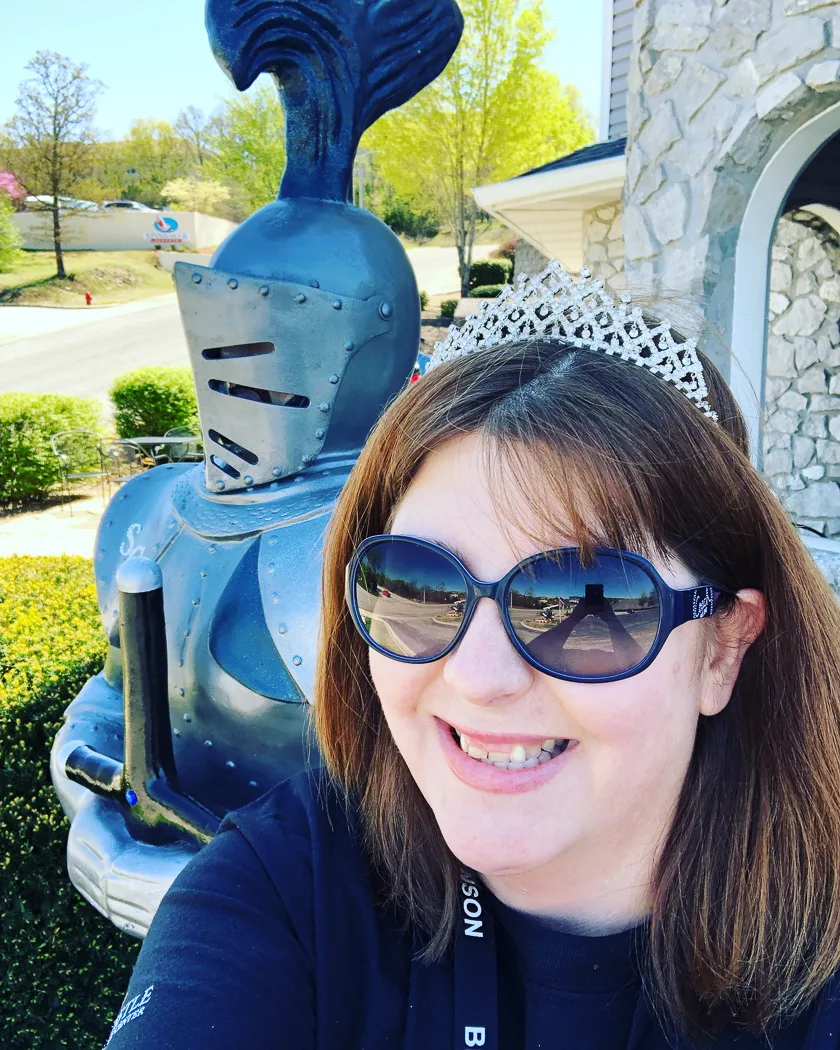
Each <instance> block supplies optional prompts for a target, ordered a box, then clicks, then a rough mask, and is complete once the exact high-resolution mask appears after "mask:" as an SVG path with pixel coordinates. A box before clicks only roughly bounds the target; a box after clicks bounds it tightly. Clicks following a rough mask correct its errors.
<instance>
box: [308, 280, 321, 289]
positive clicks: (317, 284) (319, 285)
mask: <svg viewBox="0 0 840 1050" xmlns="http://www.w3.org/2000/svg"><path fill="white" fill-rule="evenodd" d="M309 283H310V284H311V285H312V287H313V288H320V287H321V282H320V281H310V282H309Z"/></svg>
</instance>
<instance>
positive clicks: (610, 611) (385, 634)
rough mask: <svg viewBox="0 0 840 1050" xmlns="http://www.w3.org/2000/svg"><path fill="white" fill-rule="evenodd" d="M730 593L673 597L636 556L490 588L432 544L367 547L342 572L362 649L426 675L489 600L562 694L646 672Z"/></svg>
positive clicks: (556, 556) (386, 542)
mask: <svg viewBox="0 0 840 1050" xmlns="http://www.w3.org/2000/svg"><path fill="white" fill-rule="evenodd" d="M726 593H728V592H726V591H722V590H719V589H718V588H716V587H712V586H708V585H704V586H699V587H689V588H687V589H685V590H674V589H673V588H672V587H669V586H668V584H667V583H665V581H664V580H663V579H662V577H661V576H660V575H659V573H658V572H657V571H656V569H655V568H654V567H653V565H651V563H650V562H649V561H648V560H647V559H646V558H643V557H642V556H641V555H640V554H633V553H631V552H629V551H619V550H613V549H612V548H609V547H598V548H597V549H596V550H595V553H594V558H593V560H592V561H591V563H590V564H589V565H586V566H584V565H583V564H582V562H581V560H580V550H579V548H577V547H564V548H562V549H560V550H553V551H548V552H546V553H544V554H535V555H533V556H532V557H530V558H526V559H525V560H524V561H521V562H520V563H519V564H518V565H515V566H514V567H513V568H512V569H511V570H510V572H509V573H507V575H506V576H504V577H503V578H502V579H501V580H499V581H498V582H497V583H486V582H482V581H481V580H477V579H476V578H475V577H474V576H473V575H472V574H471V573H470V572H469V570H468V569H467V568H466V566H465V565H464V564H463V562H462V561H461V560H460V559H459V558H457V557H456V556H455V555H454V554H453V553H452V552H451V551H449V550H447V549H446V548H445V547H441V546H439V545H438V544H437V543H431V542H430V541H428V540H421V539H416V538H414V537H412V536H393V535H387V536H370V537H368V539H366V540H363V541H362V543H361V544H360V545H359V547H358V549H357V550H356V552H355V554H354V555H353V558H352V560H351V561H350V563H349V565H348V566H347V572H346V599H347V605H348V607H349V609H350V613H351V615H352V617H353V622H354V624H355V625H356V628H357V630H358V631H359V634H361V636H362V638H364V640H365V642H366V643H367V644H368V645H369V646H371V648H373V649H376V651H377V652H380V653H382V654H383V655H384V656H390V657H391V658H392V659H394V660H401V661H403V662H404V663H412V664H423V663H430V662H431V661H433V660H440V659H441V658H442V657H444V656H446V655H447V653H449V652H451V651H452V650H453V649H454V648H455V646H456V645H457V644H458V642H459V641H460V639H461V638H462V637H463V635H464V632H465V631H466V630H467V627H468V626H469V623H470V620H471V619H472V615H473V613H474V612H475V607H476V605H477V603H478V600H479V599H480V598H491V599H492V600H493V601H494V602H495V603H496V605H497V606H498V608H499V611H500V613H501V616H502V623H504V625H505V630H506V631H507V634H508V637H509V638H510V640H511V642H512V643H513V646H514V648H515V649H516V650H517V652H519V653H520V655H521V656H522V657H523V658H524V659H525V660H527V662H528V663H529V664H531V666H532V667H535V668H536V669H537V670H538V671H542V672H543V674H547V675H551V676H552V677H553V678H562V679H563V680H565V681H568V682H617V681H620V680H621V679H622V678H630V677H631V675H635V674H638V673H639V672H640V671H643V670H644V669H645V668H646V667H647V666H648V664H649V663H651V662H652V661H653V660H654V659H655V658H656V656H657V654H658V653H659V650H660V649H661V648H662V646H663V645H664V644H665V639H666V638H667V637H668V635H669V634H670V633H671V631H673V630H674V628H675V627H679V626H680V624H683V623H687V622H688V621H690V620H700V619H703V618H704V617H706V616H712V615H713V614H714V612H715V610H716V608H717V607H718V603H719V601H720V598H721V597H722V596H723V595H724V594H726Z"/></svg>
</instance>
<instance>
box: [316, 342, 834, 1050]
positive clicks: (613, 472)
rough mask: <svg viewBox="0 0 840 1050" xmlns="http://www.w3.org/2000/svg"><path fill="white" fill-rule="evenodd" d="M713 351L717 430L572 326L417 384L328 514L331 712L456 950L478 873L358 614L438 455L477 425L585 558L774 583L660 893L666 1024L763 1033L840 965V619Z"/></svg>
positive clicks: (490, 448) (350, 771) (367, 809)
mask: <svg viewBox="0 0 840 1050" xmlns="http://www.w3.org/2000/svg"><path fill="white" fill-rule="evenodd" d="M701 360H702V363H703V368H704V372H705V375H706V381H707V385H708V387H709V399H710V401H711V403H712V405H713V407H714V408H715V410H716V411H717V413H718V415H719V422H718V423H715V422H713V421H712V420H711V419H709V418H708V417H707V416H705V415H704V414H703V413H702V412H701V411H700V410H699V409H698V408H697V407H696V406H695V405H693V404H692V403H691V402H690V401H689V400H688V398H686V397H685V396H684V395H683V394H682V393H680V391H679V390H677V388H676V387H674V386H672V385H671V384H669V383H666V382H664V381H663V380H662V379H660V378H658V377H657V376H655V375H653V374H652V373H651V372H649V371H648V370H647V369H645V368H639V367H635V366H633V365H631V364H628V363H626V362H624V361H621V360H619V359H616V358H612V357H610V356H608V355H606V354H603V353H596V352H592V351H588V350H577V349H573V348H570V347H569V346H567V345H566V344H564V343H562V342H559V341H557V340H551V339H532V340H525V341H522V342H518V343H509V344H506V345H504V346H500V347H496V348H493V349H490V350H484V351H482V352H481V353H479V354H475V355H472V356H467V357H463V358H460V359H458V360H455V361H451V362H447V363H445V364H442V365H439V366H438V368H437V369H435V370H433V371H432V372H431V373H429V375H427V376H425V377H424V378H423V379H422V380H421V381H420V382H418V383H416V384H414V385H412V386H411V387H409V388H408V389H407V390H405V391H404V392H403V393H402V394H401V395H400V396H399V397H398V398H397V399H396V400H395V401H394V402H393V403H392V404H391V405H390V407H389V408H388V409H387V411H386V412H385V414H384V415H383V416H382V418H381V419H380V421H379V423H378V424H377V426H376V427H375V429H374V430H373V432H372V433H371V435H370V438H369V440H368V442H367V444H366V446H365V448H364V449H363V451H362V454H361V456H360V457H359V460H358V463H357V465H356V467H355V468H354V470H353V472H352V474H351V476H350V478H349V480H348V482H347V485H346V487H345V488H344V491H343V492H342V494H341V497H340V499H339V501H338V504H337V506H336V509H335V513H334V515H333V518H332V522H331V525H330V528H329V533H328V537H327V544H326V550H325V554H324V575H323V609H322V620H321V639H320V649H319V658H318V668H317V675H316V684H315V722H316V731H317V735H318V739H319V742H320V746H321V749H322V752H323V756H324V759H325V762H326V765H327V767H328V769H329V771H330V772H331V774H332V775H333V777H334V778H335V779H336V780H337V781H338V782H339V783H340V784H341V785H343V786H344V788H345V789H346V790H347V792H348V795H352V796H353V797H354V798H355V800H356V801H357V803H358V805H359V808H360V811H361V814H362V820H363V824H364V828H365V834H366V838H367V843H368V848H369V850H370V853H371V857H372V860H373V862H374V864H375V866H376V868H377V870H378V871H380V872H381V873H382V875H383V876H384V879H385V882H386V885H387V886H389V888H390V894H391V899H392V903H393V904H396V905H397V906H398V908H399V909H400V910H401V912H402V914H403V915H404V916H405V918H406V922H411V923H414V924H415V925H416V926H417V927H418V928H420V929H422V930H425V931H427V934H428V946H427V949H426V958H429V959H432V958H439V957H440V956H441V955H442V954H443V953H444V952H445V951H446V949H447V947H448V946H449V944H450V943H451V939H452V935H453V930H454V920H455V914H456V912H455V906H456V896H455V894H456V874H457V871H458V864H457V862H456V860H455V858H454V857H453V856H452V855H451V853H450V852H449V850H448V848H447V847H446V845H445V843H444V841H443V838H442V836H441V834H440V831H439V829H438V827H437V824H436V822H435V819H434V816H433V814H432V812H431V810H430V809H429V807H428V805H427V803H426V802H425V800H424V799H423V797H422V796H421V795H420V792H419V790H418V789H417V787H416V785H415V783H414V781H413V779H412V777H411V775H410V773H409V772H408V769H407V767H406V766H405V763H404V762H403V760H402V758H401V756H400V754H399V752H398V750H397V748H396V746H395V744H394V742H393V739H392V738H391V735H390V732H389V730H388V728H387V726H386V724H385V720H384V718H383V716H382V713H381V709H380V705H379V701H378V699H377V697H376V694H375V691H374V688H373V684H372V682H371V679H370V675H369V670H368V659H367V649H366V647H365V645H364V642H363V641H362V639H361V638H360V637H359V635H358V634H357V632H356V630H355V628H354V627H353V624H352V621H351V619H350V616H349V614H348V612H347V610H346V608H345V604H344V569H345V565H346V564H347V562H348V561H349V560H350V558H351V555H352V553H353V550H354V548H355V547H356V546H357V544H358V543H359V542H360V541H361V540H362V539H364V538H365V537H366V536H369V535H373V534H376V533H381V532H385V531H387V528H388V522H389V519H390V518H391V517H392V514H393V512H394V509H395V507H396V505H397V504H398V502H399V500H400V498H401V496H402V495H403V493H404V492H405V491H406V488H407V487H408V485H410V483H411V481H412V478H413V477H414V476H415V474H416V472H417V470H418V468H419V466H420V464H421V462H422V461H423V458H424V457H425V456H426V454H427V453H428V452H430V451H432V450H433V449H436V448H437V447H439V446H440V445H441V444H442V443H443V442H444V441H447V440H448V439H450V438H453V437H455V436H457V435H462V434H465V433H478V434H480V435H482V436H483V437H484V438H486V439H487V440H486V441H485V442H484V446H483V447H485V449H486V450H487V452H488V456H490V454H491V453H492V461H493V463H495V464H496V467H497V469H500V470H503V471H504V473H505V481H504V483H502V484H500V485H498V486H495V488H497V489H498V492H494V493H493V495H494V498H497V499H499V500H501V501H504V493H505V491H509V490H510V484H511V480H513V479H515V482H516V483H517V484H518V486H519V487H520V489H521V491H522V492H523V494H524V495H525V496H526V498H527V499H528V500H529V502H530V505H531V506H532V508H533V510H534V513H535V516H536V520H538V521H541V522H544V523H545V528H546V533H545V539H546V540H547V541H548V542H549V543H550V542H551V536H550V532H551V519H552V518H554V514H555V512H556V509H557V508H558V507H560V508H562V509H563V511H564V512H565V514H566V517H567V519H568V521H570V522H571V528H572V534H573V535H574V536H575V538H576V542H578V543H579V545H580V546H581V548H582V549H583V552H584V556H588V555H587V552H588V551H591V548H592V547H593V546H595V545H596V544H599V543H603V544H606V545H609V546H613V547H617V548H623V549H630V550H637V551H640V552H646V551H647V552H648V553H650V552H654V551H655V552H658V553H667V552H675V553H676V554H677V555H678V556H679V557H680V558H681V560H682V561H683V562H684V563H685V564H686V565H687V566H688V567H689V568H690V569H692V570H693V571H694V572H695V573H696V574H697V576H698V578H699V579H701V580H703V581H704V582H712V583H714V584H716V585H717V586H720V587H722V588H725V589H726V590H729V591H731V592H736V591H738V590H739V589H741V588H748V587H755V588H758V589H759V590H761V591H762V592H763V593H764V595H765V600H766V607H767V619H766V625H765V629H764V631H763V632H762V634H761V635H760V636H759V637H758V639H757V640H756V641H755V642H754V643H753V645H752V646H751V647H750V648H749V650H748V651H747V653H746V655H745V657H744V660H743V663H742V666H741V671H740V674H739V677H738V680H737V682H736V685H735V688H734V691H733V694H732V697H731V700H730V703H729V704H728V705H727V706H726V708H725V709H724V710H723V711H722V712H721V713H720V714H718V715H716V716H714V717H703V718H701V720H700V724H699V727H698V731H697V736H696V740H695V746H694V751H693V755H692V759H691V763H690V766H689V770H688V773H687V776H686V780H685V783H684V785H683V788H682V792H681V794H680V797H679V800H678V803H677V807H676V811H675V816H674V820H673V824H672V826H671V827H670V829H669V830H668V831H667V834H666V835H665V837H664V840H663V846H662V849H661V853H660V855H659V857H658V861H657V864H656V867H655V871H654V876H653V882H652V887H651V890H652V900H653V907H652V914H651V917H650V922H649V940H648V950H647V983H648V989H649V993H650V994H651V996H652V998H653V1001H654V1003H655V1005H656V1006H657V1008H658V1010H659V1012H660V1015H661V1016H662V1018H663V1019H664V1020H665V1021H666V1022H667V1023H672V1024H674V1025H676V1026H677V1027H681V1028H683V1030H685V1031H687V1032H688V1033H689V1034H691V1035H693V1036H695V1037H701V1038H702V1037H704V1036H711V1035H714V1034H715V1033H716V1032H718V1031H720V1030H721V1029H722V1028H723V1027H724V1026H725V1025H726V1024H727V1023H728V1022H730V1021H733V1020H734V1021H736V1022H737V1023H739V1024H741V1025H743V1026H745V1027H747V1028H749V1029H751V1030H753V1031H760V1030H762V1029H765V1028H769V1027H771V1026H773V1025H774V1024H775V1023H777V1022H779V1021H782V1020H789V1019H791V1018H792V1017H794V1016H796V1015H797V1014H799V1013H800V1012H801V1011H802V1010H804V1009H805V1008H806V1007H807V1006H808V1005H809V1004H810V1003H811V1002H812V1001H813V999H814V997H815V996H816V994H817V993H818V991H819V990H820V988H821V987H822V986H823V984H824V983H825V982H826V980H827V979H828V978H829V976H830V975H831V974H832V973H833V971H834V970H835V969H836V968H837V967H838V965H840V703H838V688H840V687H838V685H837V656H838V653H840V609H839V608H838V605H837V602H836V599H835V597H834V595H833V594H832V592H831V590H830V588H829V586H828V584H827V583H826V581H825V579H824V578H823V576H822V575H821V573H820V572H819V570H818V569H817V567H816V565H815V563H814V561H813V559H812V558H811V556H810V555H809V553H808V551H807V550H806V548H805V547H804V545H803V543H802V541H801V540H800V538H799V535H798V533H797V532H796V529H795V528H794V526H793V525H792V524H791V522H790V520H789V519H788V517H787V515H786V513H785V511H784V510H783V508H782V506H781V505H780V503H779V502H778V500H777V499H776V497H775V496H774V495H773V494H772V493H771V492H770V490H769V489H768V488H767V486H766V484H765V483H764V482H763V480H762V479H761V477H760V476H759V475H758V473H757V472H756V470H755V469H754V467H753V466H752V465H751V463H750V461H749V458H748V448H747V438H746V432H745V429H744V424H743V420H742V418H741V415H740V412H739V410H738V408H737V406H736V404H735V402H734V399H733V397H732V395H731V393H730V391H729V389H728V388H727V386H726V384H725V382H724V381H723V378H722V377H721V375H720V373H719V372H718V370H717V369H716V368H715V367H714V365H712V364H711V362H710V361H709V360H708V359H707V358H706V357H705V356H703V355H701ZM488 462H489V460H488ZM584 501H585V505H584ZM554 520H556V518H555V519H554ZM564 524H565V523H564ZM539 538H540V539H543V537H542V536H541V537H539ZM719 615H726V610H725V609H724V611H723V612H722V613H721V614H719Z"/></svg>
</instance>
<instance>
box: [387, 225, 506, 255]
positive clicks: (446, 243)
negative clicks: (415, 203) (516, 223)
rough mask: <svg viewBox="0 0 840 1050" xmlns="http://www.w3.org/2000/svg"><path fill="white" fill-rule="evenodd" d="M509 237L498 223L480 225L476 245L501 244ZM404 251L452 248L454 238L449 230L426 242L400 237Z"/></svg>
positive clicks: (503, 226)
mask: <svg viewBox="0 0 840 1050" xmlns="http://www.w3.org/2000/svg"><path fill="white" fill-rule="evenodd" d="M510 236H511V231H510V230H509V229H508V227H507V226H505V225H503V224H502V223H500V222H495V221H494V222H490V223H486V224H484V223H482V224H481V225H480V226H479V227H478V229H477V230H476V235H475V243H476V244H501V242H502V241H504V240H506V239H507V238H508V237H510ZM400 240H401V241H402V243H403V246H404V247H405V248H406V250H408V249H410V248H454V246H455V238H454V236H453V235H452V233H451V232H450V231H449V230H441V231H440V233H439V234H437V236H435V237H432V239H431V240H428V241H415V240H413V239H412V238H411V237H404V236H402V235H400Z"/></svg>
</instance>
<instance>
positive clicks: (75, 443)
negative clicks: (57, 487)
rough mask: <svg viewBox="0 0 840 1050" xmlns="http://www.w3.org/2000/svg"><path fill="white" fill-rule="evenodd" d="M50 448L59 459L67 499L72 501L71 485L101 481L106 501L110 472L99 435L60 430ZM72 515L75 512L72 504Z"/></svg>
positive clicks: (60, 474) (80, 431)
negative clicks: (76, 482) (78, 482)
mask: <svg viewBox="0 0 840 1050" xmlns="http://www.w3.org/2000/svg"><path fill="white" fill-rule="evenodd" d="M50 448H51V449H52V452H53V455H55V457H56V459H57V460H58V469H59V476H60V478H61V488H62V492H63V494H64V495H65V497H67V498H68V499H69V496H70V485H71V482H74V481H92V480H94V479H99V483H100V487H101V490H102V499H103V502H104V500H105V487H106V485H107V484H108V482H109V479H110V473H109V469H108V463H107V460H106V458H105V453H104V448H103V445H102V439H101V437H100V436H99V434H97V433H96V432H95V431H93V430H60V431H58V432H57V433H56V434H53V435H52V436H51V437H50ZM70 513H71V514H72V513H73V504H72V503H70Z"/></svg>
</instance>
